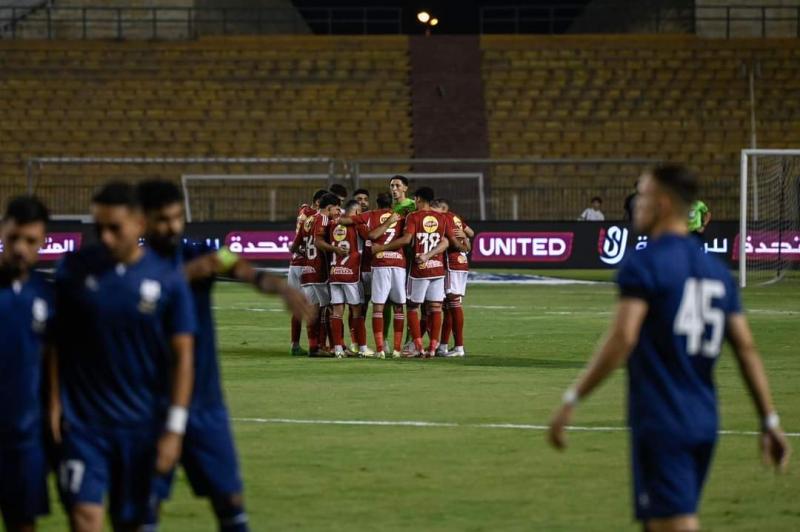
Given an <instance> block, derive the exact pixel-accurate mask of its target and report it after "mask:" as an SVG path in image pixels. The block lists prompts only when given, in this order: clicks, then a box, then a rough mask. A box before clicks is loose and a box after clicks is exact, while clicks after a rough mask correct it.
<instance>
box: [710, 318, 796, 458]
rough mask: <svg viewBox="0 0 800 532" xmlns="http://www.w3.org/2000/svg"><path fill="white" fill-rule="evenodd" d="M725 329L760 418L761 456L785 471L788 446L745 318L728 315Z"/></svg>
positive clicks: (789, 452)
mask: <svg viewBox="0 0 800 532" xmlns="http://www.w3.org/2000/svg"><path fill="white" fill-rule="evenodd" d="M726 330H727V338H728V341H729V342H730V344H731V347H732V348H733V352H734V355H735V356H736V361H737V362H738V364H739V371H740V372H741V373H742V377H743V378H744V381H745V384H746V385H747V389H748V390H749V391H750V396H751V397H752V398H753V403H754V404H755V406H756V410H757V411H758V414H759V416H760V419H761V440H760V442H759V443H760V446H761V454H762V458H763V459H764V462H765V463H766V464H770V465H773V466H775V468H776V469H777V470H778V471H785V470H786V468H787V466H788V465H789V455H790V454H791V447H790V446H789V441H788V440H787V439H786V435H785V434H784V433H783V430H782V429H781V427H780V420H779V419H778V415H777V414H776V412H775V407H774V406H773V403H772V395H771V393H770V390H769V382H768V381H767V374H766V372H765V371H764V364H763V362H762V360H761V356H760V355H759V353H758V349H757V348H756V344H755V341H754V340H753V334H752V332H751V331H750V325H749V324H748V322H747V318H745V316H744V315H743V314H732V315H730V316H729V317H728V324H727V328H726Z"/></svg>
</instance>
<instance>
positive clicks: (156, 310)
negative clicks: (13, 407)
mask: <svg viewBox="0 0 800 532" xmlns="http://www.w3.org/2000/svg"><path fill="white" fill-rule="evenodd" d="M92 214H93V216H94V220H95V227H96V230H97V234H98V240H99V241H100V244H97V245H91V246H87V247H84V248H83V249H81V250H80V251H77V252H75V253H72V254H70V255H67V256H66V258H65V259H64V261H63V262H62V263H61V265H60V266H59V267H58V270H57V271H56V284H55V288H56V322H55V334H56V347H57V357H56V363H55V364H56V365H57V370H58V378H57V379H53V378H51V379H50V382H49V385H50V393H51V397H55V398H60V401H59V400H58V399H56V400H55V401H53V403H54V404H53V409H54V411H56V412H58V411H62V412H63V420H64V429H63V431H61V433H60V438H58V437H56V440H58V439H61V440H62V446H61V450H60V455H61V456H60V464H59V466H58V479H59V487H60V490H61V497H62V501H63V502H64V505H65V507H66V509H67V512H68V513H69V519H70V525H71V527H72V529H73V530H76V531H81V532H82V531H92V532H94V531H100V530H102V528H103V502H104V501H105V500H106V499H107V500H108V504H109V514H110V516H111V520H112V523H113V525H114V529H115V530H136V529H138V528H139V526H141V525H142V524H143V523H144V522H145V521H146V519H147V516H148V513H149V500H150V495H151V492H152V483H153V480H154V478H153V477H154V473H159V474H165V473H167V472H169V471H170V470H172V468H173V467H175V464H176V463H177V461H178V458H179V457H180V453H181V447H182V443H183V435H184V433H185V432H186V422H187V417H188V412H189V411H188V407H189V401H190V399H191V394H192V383H193V381H194V372H193V367H194V362H193V353H194V337H193V335H194V333H195V329H196V327H195V319H194V310H193V307H192V298H191V294H190V293H189V287H188V285H187V283H186V280H185V279H184V278H183V276H182V275H181V274H180V273H179V272H177V271H176V270H175V267H174V266H173V265H172V264H170V263H169V262H167V261H165V260H163V259H161V258H160V257H158V255H156V253H155V252H153V251H152V250H150V249H149V248H147V247H140V246H139V239H140V238H141V237H142V236H143V235H144V224H145V222H144V216H143V214H142V211H141V208H140V206H139V202H138V198H137V195H136V191H135V189H134V188H133V187H132V186H130V185H128V184H125V183H111V184H108V185H106V186H105V187H103V188H102V189H101V190H100V191H99V192H98V193H97V194H96V195H95V196H94V198H93V200H92ZM53 373H54V372H53V371H51V372H50V375H51V376H52V375H53ZM167 397H169V400H167V401H165V398H167ZM168 404H171V406H169V408H167V405H168ZM55 417H56V416H51V419H55ZM52 430H53V432H54V434H58V433H59V430H58V427H57V424H56V423H55V422H52Z"/></svg>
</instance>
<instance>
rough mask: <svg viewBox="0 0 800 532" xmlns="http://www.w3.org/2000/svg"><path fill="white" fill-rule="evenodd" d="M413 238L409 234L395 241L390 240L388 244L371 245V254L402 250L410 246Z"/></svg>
mask: <svg viewBox="0 0 800 532" xmlns="http://www.w3.org/2000/svg"><path fill="white" fill-rule="evenodd" d="M413 238H414V235H412V234H411V233H405V234H404V235H403V236H401V237H400V238H398V239H396V240H392V241H391V242H389V243H388V244H383V245H380V244H372V252H373V253H380V252H382V251H395V250H398V249H402V248H404V247H406V246H407V245H409V244H411V240H412V239H413Z"/></svg>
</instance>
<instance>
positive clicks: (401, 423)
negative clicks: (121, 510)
mask: <svg viewBox="0 0 800 532" xmlns="http://www.w3.org/2000/svg"><path fill="white" fill-rule="evenodd" d="M233 420H234V421H238V422H241V423H261V424H265V425H343V426H351V427H352V426H356V427H420V428H425V427H428V428H469V429H514V430H533V431H545V430H547V429H548V426H547V425H528V424H524V423H455V422H447V421H406V420H397V421H381V420H361V419H290V418H259V417H235V418H233ZM567 430H572V431H580V432H627V431H628V427H583V426H569V427H567ZM719 434H720V435H723V436H758V435H759V434H760V432H756V431H751V430H720V431H719ZM786 436H788V437H790V438H798V437H800V432H787V433H786Z"/></svg>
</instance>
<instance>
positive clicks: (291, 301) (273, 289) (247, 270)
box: [230, 258, 317, 323]
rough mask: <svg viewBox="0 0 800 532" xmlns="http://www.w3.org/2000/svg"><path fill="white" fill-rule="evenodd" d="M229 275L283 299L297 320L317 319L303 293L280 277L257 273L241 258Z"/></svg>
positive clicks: (309, 321) (309, 320) (310, 320)
mask: <svg viewBox="0 0 800 532" xmlns="http://www.w3.org/2000/svg"><path fill="white" fill-rule="evenodd" d="M230 275H231V276H232V277H233V278H234V279H238V280H240V281H242V282H245V283H249V284H251V285H253V286H255V287H256V289H257V290H258V291H259V292H261V293H262V294H268V295H277V296H279V297H280V298H281V299H283V302H284V303H285V304H286V308H287V309H288V310H289V312H291V313H292V314H293V315H294V316H295V317H296V318H297V319H301V320H304V321H306V322H308V323H313V321H314V320H315V319H316V317H317V313H316V312H315V311H314V307H313V305H311V304H309V303H308V300H307V299H306V297H305V296H304V295H303V293H302V292H301V291H300V290H297V289H295V288H292V287H291V286H289V285H288V284H287V283H286V279H284V278H283V277H281V276H278V275H274V274H271V273H269V272H265V271H258V270H256V269H255V268H254V267H253V265H252V264H251V263H250V262H249V261H247V260H245V259H242V258H239V259H237V260H236V263H235V264H234V265H233V268H231V270H230Z"/></svg>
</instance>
